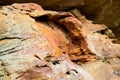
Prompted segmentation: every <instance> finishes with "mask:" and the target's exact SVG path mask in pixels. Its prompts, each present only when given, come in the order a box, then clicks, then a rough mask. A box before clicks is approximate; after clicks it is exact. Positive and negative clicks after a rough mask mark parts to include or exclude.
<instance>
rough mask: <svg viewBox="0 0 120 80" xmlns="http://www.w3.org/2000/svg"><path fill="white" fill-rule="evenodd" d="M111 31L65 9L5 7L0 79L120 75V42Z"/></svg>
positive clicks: (111, 79) (78, 79)
mask: <svg viewBox="0 0 120 80" xmlns="http://www.w3.org/2000/svg"><path fill="white" fill-rule="evenodd" d="M111 36H112V37H114V35H113V34H112V32H111V31H110V30H109V29H108V28H107V27H106V26H105V25H98V24H93V23H92V22H91V21H89V20H86V19H85V18H83V17H80V16H78V19H77V18H75V17H74V15H73V14H71V13H69V12H55V11H48V10H43V9H42V8H41V7H40V6H39V5H37V4H34V3H27V4H25V3H24V4H13V5H11V6H3V7H1V8H0V64H1V65H0V80H119V79H120V77H119V75H120V59H119V57H120V54H119V53H120V47H119V46H120V45H119V44H114V43H113V41H114V40H115V39H111V38H110V37H111ZM78 64H81V65H82V66H80V65H78ZM101 67H102V68H103V69H102V70H100V68H101ZM103 73H104V75H103ZM106 73H109V74H106ZM101 77H102V78H101Z"/></svg>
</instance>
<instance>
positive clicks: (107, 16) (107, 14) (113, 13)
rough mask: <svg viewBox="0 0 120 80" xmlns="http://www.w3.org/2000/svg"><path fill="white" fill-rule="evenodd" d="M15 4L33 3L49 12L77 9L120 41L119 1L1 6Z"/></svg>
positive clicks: (6, 1) (56, 1)
mask: <svg viewBox="0 0 120 80" xmlns="http://www.w3.org/2000/svg"><path fill="white" fill-rule="evenodd" d="M17 2H34V3H38V4H40V5H41V6H43V7H44V8H45V9H50V10H70V9H72V8H78V9H80V10H81V13H82V14H84V15H85V16H86V17H87V18H88V19H92V20H94V21H95V22H96V23H103V24H105V25H107V26H108V27H109V28H110V29H111V30H112V31H113V32H114V34H115V36H116V38H117V39H118V41H119V40H120V37H119V36H120V34H119V33H120V28H119V27H120V16H119V14H120V10H119V9H120V6H119V5H120V1H119V0H92V1H91V0H76V1H74V0H49V1H47V0H2V1H0V4H1V5H4V4H12V3H17Z"/></svg>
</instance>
